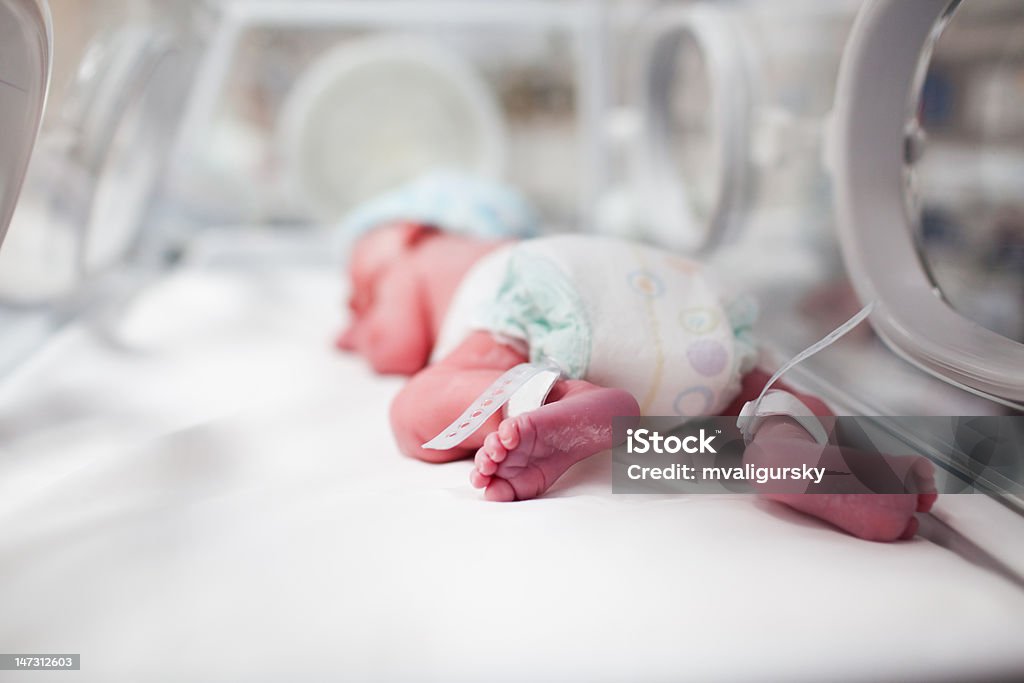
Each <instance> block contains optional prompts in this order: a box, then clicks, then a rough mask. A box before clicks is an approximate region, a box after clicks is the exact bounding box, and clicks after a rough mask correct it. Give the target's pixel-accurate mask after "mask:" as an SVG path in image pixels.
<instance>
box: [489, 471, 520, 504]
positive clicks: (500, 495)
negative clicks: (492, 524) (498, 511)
mask: <svg viewBox="0 0 1024 683" xmlns="http://www.w3.org/2000/svg"><path fill="white" fill-rule="evenodd" d="M484 498H486V499H487V500H492V501H495V502H498V503H510V502H512V501H513V500H515V499H516V491H515V489H513V488H512V484H510V483H508V482H507V481H505V480H504V479H499V478H497V477H494V478H492V479H491V483H490V484H489V485H488V486H487V490H486V491H484Z"/></svg>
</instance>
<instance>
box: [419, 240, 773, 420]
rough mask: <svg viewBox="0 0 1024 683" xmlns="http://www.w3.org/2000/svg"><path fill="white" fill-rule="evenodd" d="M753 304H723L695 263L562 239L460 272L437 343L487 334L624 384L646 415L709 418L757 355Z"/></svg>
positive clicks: (639, 248)
mask: <svg viewBox="0 0 1024 683" xmlns="http://www.w3.org/2000/svg"><path fill="white" fill-rule="evenodd" d="M753 318H754V307H753V304H752V303H751V302H750V301H749V300H746V299H742V300H736V301H733V302H731V303H729V304H728V305H725V304H723V302H722V301H721V300H720V298H719V296H718V294H717V292H716V291H715V288H714V287H713V286H712V285H711V284H710V283H709V281H708V279H707V278H706V277H705V275H704V273H703V268H702V266H701V265H700V264H698V263H696V262H694V261H691V260H689V259H685V258H681V257H679V256H676V255H674V254H671V253H669V252H666V251H662V250H659V249H655V248H652V247H648V246H644V245H641V244H637V243H634V242H628V241H624V240H618V239H613V238H607V237H595V236H584V235H561V236H555V237H544V238H538V239H533V240H527V241H524V242H519V243H517V244H514V245H510V246H507V247H503V248H500V249H498V250H497V251H495V252H492V253H491V254H489V255H488V256H487V257H485V258H484V259H482V260H481V261H480V262H478V263H477V264H476V265H475V266H474V267H473V268H472V269H471V271H470V272H469V273H468V274H467V275H466V277H465V278H464V279H463V282H462V283H461V284H460V286H459V289H458V291H457V292H456V295H455V298H454V299H453V302H452V306H451V308H450V309H449V313H448V315H447V317H446V318H445V322H444V325H443V327H442V330H441V334H440V336H439V340H438V344H437V346H436V348H435V354H434V355H435V358H440V357H442V356H444V355H447V354H448V353H450V352H451V351H452V350H453V349H454V348H455V346H457V345H458V344H459V343H460V342H461V341H462V340H463V339H465V337H466V336H467V335H468V334H469V333H471V332H473V331H477V330H488V331H490V332H492V333H493V334H495V335H496V336H497V338H498V339H500V340H502V341H503V342H506V343H510V344H512V345H516V346H518V347H519V348H520V349H521V350H522V351H523V352H524V353H525V354H528V355H529V357H530V360H531V361H533V362H541V361H543V360H545V359H551V360H553V361H555V362H556V363H557V364H558V365H559V366H560V367H561V368H562V371H563V373H564V374H565V375H566V376H568V377H572V378H576V379H586V380H588V381H591V382H594V383H595V384H599V385H601V386H606V387H616V388H620V389H625V390H626V391H629V392H630V393H631V394H633V396H634V397H635V398H636V399H637V402H638V403H639V404H640V410H641V412H642V413H643V414H644V415H679V416H682V417H693V416H698V415H715V414H718V413H719V412H720V411H721V410H723V409H724V408H725V407H726V406H728V405H729V403H731V402H732V400H733V399H735V397H736V396H737V394H738V393H739V391H740V379H741V378H742V376H743V374H745V373H746V372H748V371H749V370H750V369H751V368H752V367H753V365H754V363H755V361H756V355H757V354H756V349H755V347H754V345H753V343H752V341H751V339H750V336H749V326H750V324H751V323H752V322H753Z"/></svg>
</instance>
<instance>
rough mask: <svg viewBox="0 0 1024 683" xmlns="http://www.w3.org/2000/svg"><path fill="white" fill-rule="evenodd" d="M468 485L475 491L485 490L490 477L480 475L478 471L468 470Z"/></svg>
mask: <svg viewBox="0 0 1024 683" xmlns="http://www.w3.org/2000/svg"><path fill="white" fill-rule="evenodd" d="M469 483H470V484H471V485H472V486H473V488H475V489H484V488H487V485H488V484H490V483H491V477H488V476H485V475H483V474H480V472H479V471H478V470H475V469H474V470H470V472H469Z"/></svg>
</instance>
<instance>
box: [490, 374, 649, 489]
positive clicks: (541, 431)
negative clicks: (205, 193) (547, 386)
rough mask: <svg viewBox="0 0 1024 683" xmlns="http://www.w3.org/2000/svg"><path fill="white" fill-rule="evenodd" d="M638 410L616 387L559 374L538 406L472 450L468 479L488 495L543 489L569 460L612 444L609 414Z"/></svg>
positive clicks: (637, 413) (635, 414)
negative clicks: (605, 386)
mask: <svg viewBox="0 0 1024 683" xmlns="http://www.w3.org/2000/svg"><path fill="white" fill-rule="evenodd" d="M617 416H626V417H636V418H639V416H640V408H639V406H638V405H637V402H636V399H635V398H633V396H632V395H631V394H630V393H629V392H626V391H622V390H621V389H606V388H604V387H599V386H597V385H595V384H591V383H590V382H584V381H580V380H564V381H560V382H558V383H557V384H556V385H555V387H554V388H553V389H552V392H551V396H550V397H549V399H548V402H547V403H546V404H545V405H543V406H541V407H540V408H538V409H537V410H534V411H531V412H529V413H525V414H523V415H518V416H516V417H513V418H509V419H507V420H503V421H502V422H501V424H500V425H499V426H498V428H497V429H496V430H494V431H492V432H491V433H490V434H488V435H487V437H486V438H485V439H484V442H483V446H482V447H481V448H480V450H479V451H477V454H476V460H475V467H474V469H473V471H472V472H471V473H470V482H471V483H472V484H473V486H475V487H476V488H482V489H486V491H485V496H486V498H487V499H488V500H496V501H512V500H525V499H527V498H535V497H537V496H539V495H540V494H542V493H544V491H546V490H547V489H548V488H550V486H551V485H552V484H553V483H554V482H555V480H556V479H558V478H559V477H560V476H562V474H564V473H565V471H566V470H568V469H569V468H570V467H571V466H572V465H574V464H576V463H577V462H579V461H580V460H583V459H584V458H587V457H590V456H591V455H594V454H595V453H599V452H601V451H603V450H607V449H609V448H611V447H612V446H613V445H614V444H613V443H612V441H613V439H612V418H613V417H617Z"/></svg>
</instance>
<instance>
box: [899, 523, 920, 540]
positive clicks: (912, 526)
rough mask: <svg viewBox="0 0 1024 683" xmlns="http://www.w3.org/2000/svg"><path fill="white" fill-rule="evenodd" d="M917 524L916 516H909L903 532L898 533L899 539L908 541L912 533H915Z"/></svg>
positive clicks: (912, 535)
mask: <svg viewBox="0 0 1024 683" xmlns="http://www.w3.org/2000/svg"><path fill="white" fill-rule="evenodd" d="M917 526H918V521H917V517H911V518H910V521H909V522H907V527H906V528H905V529H904V530H903V533H902V534H900V537H899V540H901V541H909V540H910V539H912V538H913V537H914V535H915V534H917Z"/></svg>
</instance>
